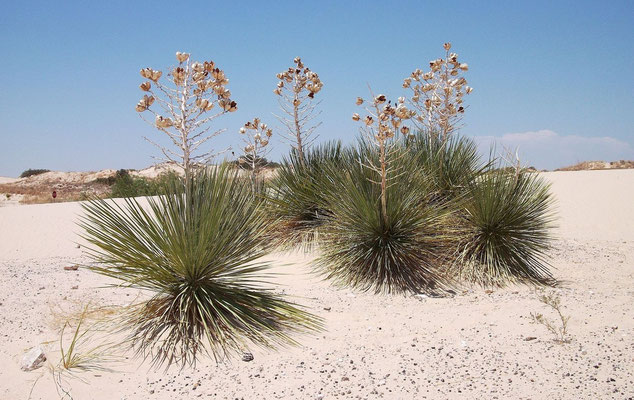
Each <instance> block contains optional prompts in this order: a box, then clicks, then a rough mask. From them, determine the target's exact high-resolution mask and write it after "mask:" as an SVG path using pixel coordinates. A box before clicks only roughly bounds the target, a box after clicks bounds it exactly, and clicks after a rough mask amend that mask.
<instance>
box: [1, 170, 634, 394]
mask: <svg viewBox="0 0 634 400" xmlns="http://www.w3.org/2000/svg"><path fill="white" fill-rule="evenodd" d="M543 176H544V177H545V178H546V179H548V180H549V181H550V182H552V190H553V193H554V195H555V197H556V199H557V211H558V215H559V219H558V227H557V229H556V230H555V234H556V236H557V239H556V241H555V243H554V247H553V250H552V251H551V253H550V257H551V258H550V262H551V264H552V267H553V272H554V274H555V276H556V277H557V278H558V279H560V280H561V281H562V285H561V287H558V288H555V289H547V290H546V291H547V292H550V291H554V292H556V293H557V294H558V295H559V296H560V297H561V302H562V305H563V307H562V309H563V312H564V314H565V315H569V316H570V317H571V319H570V325H569V332H570V335H571V338H572V341H571V342H570V343H567V344H559V343H556V342H555V341H554V340H553V338H554V337H553V335H552V334H551V333H550V332H549V331H548V330H547V329H546V328H545V327H544V326H542V325H539V324H535V323H533V322H532V320H531V318H530V313H531V312H540V313H543V314H544V315H546V316H547V317H548V318H549V319H551V320H553V321H554V320H555V314H554V312H553V311H552V310H549V309H548V308H547V307H546V306H545V305H544V304H542V303H540V302H539V301H538V294H539V292H540V291H539V290H536V288H533V287H527V286H512V287H508V288H505V289H496V290H493V291H485V290H484V289H482V288H478V287H465V288H464V290H460V291H458V292H457V293H456V295H455V296H451V297H444V298H433V297H423V296H386V295H374V294H370V293H358V292H353V291H351V290H349V289H345V288H344V289H342V288H336V287H333V286H331V285H330V284H329V283H328V282H323V281H322V280H321V279H320V278H319V277H317V276H315V275H313V274H312V273H311V270H310V267H309V263H310V259H311V257H312V256H311V255H310V254H274V255H271V256H270V257H269V259H270V260H271V262H272V263H273V264H274V265H275V267H274V269H275V271H277V272H280V273H282V274H283V275H281V276H279V277H278V278H277V280H276V282H278V283H279V284H280V286H279V287H278V290H280V291H283V292H284V293H286V294H288V295H290V296H292V297H293V298H294V299H295V300H296V301H297V302H298V303H300V304H303V305H305V306H306V307H307V308H308V309H309V310H311V311H312V312H314V313H316V314H318V315H320V316H322V317H323V318H324V319H325V326H326V331H324V332H323V333H321V334H318V335H314V336H303V337H298V338H297V339H298V340H299V342H300V343H301V345H302V346H301V347H297V348H290V349H282V350H280V351H270V350H262V349H250V351H252V352H253V354H254V360H253V361H251V362H243V361H241V360H240V359H239V358H236V359H235V360H233V361H231V362H226V363H220V364H216V363H215V362H214V361H213V360H205V359H203V360H201V362H200V363H199V364H198V365H197V367H196V368H195V369H185V370H179V369H177V368H172V369H170V370H168V371H164V370H158V371H156V370H152V369H151V368H150V365H149V364H148V363H141V361H140V360H138V359H132V358H130V359H127V360H123V362H121V363H119V364H117V365H116V366H114V367H113V368H114V369H116V372H103V371H88V372H77V373H76V374H75V376H74V377H71V376H65V377H64V378H63V379H64V381H63V387H64V388H65V389H66V390H70V393H71V394H72V397H73V398H75V399H175V398H178V399H190V398H203V399H278V398H279V399H282V398H284V399H333V398H340V399H377V398H383V399H424V398H428V399H453V398H456V399H458V398H460V399H463V398H467V399H471V398H482V399H627V398H632V397H634V200H633V199H634V170H610V171H578V172H548V173H543ZM80 213H81V208H80V205H79V204H78V203H58V204H42V205H19V206H18V205H13V206H7V207H1V208H0V271H1V272H2V279H1V280H0V338H1V339H0V342H1V343H2V346H1V347H0V365H2V368H0V399H27V398H29V397H30V398H31V399H55V398H60V397H61V396H60V393H58V391H57V390H56V385H55V384H54V379H53V374H52V373H51V372H50V371H49V369H48V368H47V367H46V366H44V367H42V368H39V369H36V370H34V371H32V372H23V371H22V370H21V369H20V360H21V358H22V356H23V354H24V353H25V351H27V350H28V349H30V348H31V347H33V346H37V345H42V346H44V348H45V349H46V353H47V357H48V362H49V363H52V364H55V363H57V362H58V360H59V357H60V356H59V343H58V341H59V328H60V325H59V321H58V320H56V318H54V315H55V313H54V312H52V310H55V309H59V308H62V309H73V308H74V309H77V308H78V307H80V306H81V304H85V303H87V302H89V301H92V302H93V303H98V304H124V303H126V302H128V301H131V300H132V299H134V298H135V296H137V294H138V293H136V292H135V291H133V290H127V289H121V288H112V287H104V285H106V284H107V283H109V281H108V280H107V279H105V278H103V277H101V276H99V275H97V274H94V273H92V272H90V271H88V270H86V269H83V268H80V269H79V270H77V271H65V270H64V269H63V267H64V266H69V265H73V264H77V263H86V262H87V261H88V260H87V258H86V257H85V256H84V255H83V254H82V251H83V243H82V242H81V240H80V239H79V238H78V236H77V233H78V232H79V231H80V230H79V228H78V227H77V226H76V225H75V221H76V218H77V216H78V215H79V214H80ZM76 242H77V243H79V244H80V245H82V246H81V247H80V248H78V247H77V245H76ZM74 287H76V288H74ZM531 338H534V339H531ZM527 339H529V340H527ZM129 356H131V354H129Z"/></svg>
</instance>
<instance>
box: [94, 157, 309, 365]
mask: <svg viewBox="0 0 634 400" xmlns="http://www.w3.org/2000/svg"><path fill="white" fill-rule="evenodd" d="M236 174H237V171H235V170H232V169H230V168H228V167H227V166H226V165H223V166H220V167H218V168H217V170H215V171H213V172H209V171H201V172H198V173H196V174H194V175H191V176H190V178H189V179H188V180H187V181H185V182H184V183H183V182H176V181H172V182H168V183H166V189H165V191H164V193H165V194H164V195H162V196H159V197H155V198H149V199H148V206H149V209H148V207H145V206H144V205H143V204H142V203H140V202H139V200H136V199H126V200H125V203H124V204H122V205H118V204H116V203H114V202H111V201H93V202H90V203H86V204H84V205H83V206H84V210H85V215H84V217H83V220H82V223H81V225H82V226H83V228H84V229H85V234H84V237H85V239H86V240H87V241H88V242H89V243H91V244H92V245H93V246H94V249H93V250H90V253H89V254H90V255H91V256H92V257H93V259H94V260H95V261H97V263H98V264H97V265H96V266H94V267H92V269H93V270H94V271H96V272H98V273H101V274H104V275H106V276H110V277H113V278H115V279H118V280H120V281H122V282H123V285H124V286H128V287H132V288H138V289H142V290H145V291H148V292H149V293H150V294H151V295H152V297H151V299H150V300H148V301H147V302H143V303H141V304H139V305H138V306H137V307H135V308H134V309H133V310H132V311H130V312H129V313H127V314H126V316H125V326H127V327H129V329H130V330H131V332H132V333H131V343H132V345H133V346H134V347H135V348H136V349H137V351H138V352H139V354H142V355H143V356H144V357H149V358H151V359H152V360H153V362H154V363H155V364H156V365H160V364H163V363H166V364H167V365H170V364H172V363H177V364H181V365H183V366H184V365H191V364H194V363H195V361H196V358H197V356H199V355H200V354H201V353H202V354H207V353H210V354H211V355H213V356H214V358H216V359H222V358H224V357H225V356H227V355H229V354H230V353H232V352H236V351H241V350H243V347H244V346H246V345H247V344H248V343H249V342H251V343H255V344H258V345H264V346H274V345H277V344H287V343H294V341H293V340H292V339H291V338H290V336H288V333H289V332H298V331H300V332H303V331H311V330H313V329H316V328H318V327H319V320H318V319H317V318H315V317H313V316H311V315H310V314H307V313H305V312H303V311H301V310H300V309H299V308H297V307H296V306H295V305H293V304H291V303H289V302H287V301H285V300H283V299H282V297H281V296H279V295H277V294H275V293H274V292H273V291H272V290H271V288H269V287H267V286H266V282H265V281H263V274H262V272H263V271H264V270H265V269H266V268H267V267H268V265H267V264H265V263H262V262H257V261H256V260H257V259H258V258H260V257H262V256H263V255H265V254H266V246H267V243H266V231H267V221H266V219H265V218H264V216H263V214H262V212H261V210H260V205H261V201H259V199H257V198H255V197H254V196H253V194H252V190H251V187H250V182H249V181H247V180H244V179H240V178H239V177H238V176H237V175H236Z"/></svg>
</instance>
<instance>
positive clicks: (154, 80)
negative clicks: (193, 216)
mask: <svg viewBox="0 0 634 400" xmlns="http://www.w3.org/2000/svg"><path fill="white" fill-rule="evenodd" d="M176 60H177V61H178V65H177V66H176V67H173V68H171V69H169V73H168V79H167V80H166V79H163V80H161V79H160V78H161V76H162V72H161V71H157V70H154V69H152V68H144V69H142V70H141V76H142V77H143V78H145V79H147V80H146V81H145V82H143V83H141V84H140V85H139V88H140V89H141V90H142V91H143V92H146V93H147V94H145V95H144V96H143V98H142V99H141V100H140V101H139V102H138V103H137V105H136V107H135V109H136V111H138V112H139V113H143V112H145V111H148V112H150V113H152V114H154V120H153V121H151V120H146V122H148V123H150V124H151V125H153V126H154V127H156V128H157V129H159V130H160V131H161V132H163V133H165V134H166V135H168V136H169V137H170V139H171V142H172V143H173V144H174V145H175V146H176V147H177V148H178V149H179V150H180V152H174V151H172V150H169V149H166V148H164V147H162V146H159V145H157V144H156V143H154V142H153V141H151V140H149V139H147V138H146V139H147V140H148V141H150V142H151V143H153V144H155V145H156V146H157V147H159V148H160V149H161V152H162V153H163V155H164V156H165V158H164V159H162V160H163V161H170V162H175V163H176V164H177V165H180V166H181V167H182V168H183V169H184V170H185V172H186V176H188V174H189V173H188V171H190V169H191V164H192V163H193V162H207V161H208V160H209V159H210V158H211V157H212V156H213V153H212V152H211V151H208V152H203V153H202V154H199V153H196V151H197V150H198V149H199V148H200V146H201V145H202V144H203V143H205V142H207V141H208V140H209V139H211V138H212V137H214V136H216V135H218V134H219V133H220V132H222V131H223V130H216V131H210V129H211V127H210V126H208V124H209V123H210V122H211V121H212V120H213V119H215V118H217V117H218V116H220V115H222V114H224V113H227V112H234V111H236V110H237V109H238V105H237V103H236V102H235V101H233V100H231V92H230V91H229V89H227V85H228V84H229V79H227V76H226V75H225V73H224V71H223V70H221V69H220V68H218V67H217V66H216V64H215V63H214V62H213V61H205V62H196V61H193V60H192V59H191V58H190V54H189V53H183V52H177V53H176ZM155 100H156V106H157V107H158V109H154V108H152V107H151V106H152V105H153V104H155ZM216 106H218V107H217V108H216ZM214 108H216V109H217V110H218V112H217V113H215V114H213V113H209V111H211V110H213V109H214ZM141 117H142V118H143V115H141ZM144 119H145V118H144Z"/></svg>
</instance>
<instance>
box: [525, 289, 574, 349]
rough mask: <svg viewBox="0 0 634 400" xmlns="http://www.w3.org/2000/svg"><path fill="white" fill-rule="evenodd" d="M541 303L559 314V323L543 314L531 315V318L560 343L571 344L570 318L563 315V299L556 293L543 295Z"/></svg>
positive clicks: (540, 299)
mask: <svg viewBox="0 0 634 400" xmlns="http://www.w3.org/2000/svg"><path fill="white" fill-rule="evenodd" d="M539 301H541V302H542V303H544V304H546V305H547V306H549V307H550V308H551V309H553V310H554V311H555V312H556V313H557V318H558V322H553V321H551V320H549V319H548V318H546V317H545V316H544V315H543V314H541V313H531V318H532V319H533V321H534V322H535V323H537V324H541V325H544V326H545V327H546V328H547V329H548V330H549V331H550V332H551V333H552V334H553V335H555V341H556V342H558V343H569V342H570V341H571V340H572V339H571V337H570V334H569V333H568V322H569V321H570V316H569V315H568V316H566V315H564V314H563V312H562V310H561V298H560V297H559V296H558V295H557V294H555V293H549V294H542V295H540V296H539Z"/></svg>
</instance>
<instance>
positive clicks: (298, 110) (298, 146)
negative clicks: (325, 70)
mask: <svg viewBox="0 0 634 400" xmlns="http://www.w3.org/2000/svg"><path fill="white" fill-rule="evenodd" d="M293 63H294V64H295V65H294V66H292V67H290V68H288V70H286V71H282V72H280V73H279V74H277V79H279V82H278V83H277V88H275V90H274V91H273V92H274V93H275V94H276V95H278V96H280V101H279V104H280V108H281V109H282V112H283V113H284V115H283V116H276V117H277V118H278V119H279V121H280V122H281V123H282V124H283V125H284V127H285V128H286V136H287V139H288V140H289V141H290V143H291V147H292V148H293V149H294V150H295V151H296V152H297V157H299V161H300V163H302V164H303V163H304V162H305V157H304V153H305V152H306V149H307V148H308V147H310V145H311V144H312V143H313V142H314V140H315V139H316V138H317V137H316V136H315V135H314V132H315V129H317V127H318V126H319V124H314V123H313V122H312V120H313V119H314V118H315V116H316V113H315V106H316V104H315V103H314V102H313V99H314V98H315V94H317V93H319V91H320V90H321V88H322V87H323V86H324V84H323V83H322V82H321V80H320V79H319V75H317V74H316V73H315V72H313V71H311V70H310V69H309V68H308V67H306V66H305V65H304V63H303V62H302V60H301V59H300V58H299V57H296V58H295V59H294V60H293Z"/></svg>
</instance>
